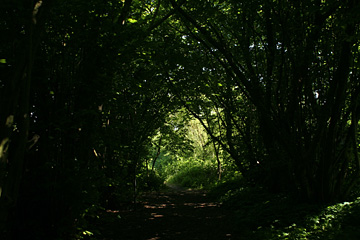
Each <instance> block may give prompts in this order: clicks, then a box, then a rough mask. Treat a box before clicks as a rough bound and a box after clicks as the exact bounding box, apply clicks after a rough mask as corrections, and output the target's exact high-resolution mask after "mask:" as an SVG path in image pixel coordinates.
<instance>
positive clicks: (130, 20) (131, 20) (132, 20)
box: [128, 18, 137, 23]
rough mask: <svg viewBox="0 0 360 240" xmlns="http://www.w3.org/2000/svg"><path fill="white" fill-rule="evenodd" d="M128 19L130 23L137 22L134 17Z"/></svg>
mask: <svg viewBox="0 0 360 240" xmlns="http://www.w3.org/2000/svg"><path fill="white" fill-rule="evenodd" d="M128 21H129V23H136V22H137V20H136V19H133V18H129V19H128Z"/></svg>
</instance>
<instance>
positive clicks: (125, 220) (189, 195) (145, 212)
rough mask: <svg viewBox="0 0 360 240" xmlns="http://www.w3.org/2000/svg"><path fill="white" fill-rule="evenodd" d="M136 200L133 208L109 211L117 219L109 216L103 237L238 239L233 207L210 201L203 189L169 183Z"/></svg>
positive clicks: (114, 239) (153, 239) (130, 239)
mask: <svg viewBox="0 0 360 240" xmlns="http://www.w3.org/2000/svg"><path fill="white" fill-rule="evenodd" d="M139 200H140V203H141V204H140V207H138V209H137V210H136V211H135V212H134V211H122V212H118V211H113V212H112V211H108V214H113V215H117V216H118V217H117V218H118V219H117V221H112V220H110V218H109V222H108V223H107V224H106V225H107V226H106V229H107V233H106V235H103V236H104V237H105V238H103V239H104V240H105V239H106V240H110V239H113V240H116V239H124V240H132V239H134V240H167V239H172V240H174V239H175V240H176V239H186V240H197V239H198V240H215V239H216V240H223V239H237V238H236V237H235V236H234V234H233V221H232V215H233V214H232V211H231V210H229V209H226V208H223V207H221V206H220V204H219V203H216V202H212V201H210V200H209V199H208V197H207V195H206V192H205V191H200V190H191V189H184V188H179V187H175V186H170V189H169V191H166V192H161V193H151V194H147V195H144V196H142V197H141V199H139ZM112 219H114V218H112ZM109 229H111V231H110V232H109Z"/></svg>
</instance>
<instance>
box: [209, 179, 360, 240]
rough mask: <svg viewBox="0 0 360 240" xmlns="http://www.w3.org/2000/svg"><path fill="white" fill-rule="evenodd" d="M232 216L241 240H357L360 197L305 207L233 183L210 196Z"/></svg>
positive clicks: (293, 201) (304, 204) (258, 189)
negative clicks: (228, 209) (233, 215)
mask: <svg viewBox="0 0 360 240" xmlns="http://www.w3.org/2000/svg"><path fill="white" fill-rule="evenodd" d="M209 194H210V196H213V197H217V199H218V200H219V201H221V202H222V203H223V205H224V206H225V207H227V208H231V209H233V210H234V212H235V215H236V217H235V219H236V229H238V231H239V235H240V236H241V239H284V240H285V239H296V240H297V239H301V240H302V239H304V240H305V239H334V240H336V239H350V240H351V239H360V197H359V198H355V199H354V200H353V201H349V202H341V203H336V204H332V205H316V204H306V203H301V202H298V201H296V199H293V198H292V197H290V196H287V195H284V194H271V193H269V192H267V191H266V190H265V189H262V188H260V187H249V186H247V185H246V184H245V183H244V182H243V181H242V179H240V178H239V179H233V180H231V181H228V182H224V183H222V184H219V185H218V186H216V187H214V188H213V189H212V190H211V192H210V193H209Z"/></svg>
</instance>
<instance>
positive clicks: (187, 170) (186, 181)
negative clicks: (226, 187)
mask: <svg viewBox="0 0 360 240" xmlns="http://www.w3.org/2000/svg"><path fill="white" fill-rule="evenodd" d="M216 181H217V170H216V167H214V166H211V165H210V164H206V163H202V162H196V161H193V162H190V161H187V162H182V163H181V164H179V165H178V166H177V171H175V173H174V174H173V175H170V177H168V179H167V182H168V183H171V184H175V185H179V186H182V187H188V188H201V189H204V188H205V189H207V188H209V187H210V186H211V185H213V184H214V182H216Z"/></svg>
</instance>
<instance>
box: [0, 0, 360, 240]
mask: <svg viewBox="0 0 360 240" xmlns="http://www.w3.org/2000/svg"><path fill="white" fill-rule="evenodd" d="M0 14H1V16H2V17H1V19H0V124H1V125H0V234H1V235H3V236H4V239H51V238H54V239H70V238H81V236H83V235H87V234H88V232H87V231H86V226H87V223H88V221H89V220H90V219H91V218H96V217H97V212H98V211H100V210H101V209H103V208H107V209H108V208H125V207H129V206H130V204H133V205H134V206H135V205H136V201H137V196H138V194H139V191H145V190H154V189H160V188H161V186H162V185H163V182H164V181H165V182H167V183H173V184H174V183H176V184H183V185H184V186H187V187H203V188H208V187H210V186H222V185H221V184H220V183H224V184H226V183H229V185H230V186H232V188H233V189H239V188H241V189H243V185H246V188H245V189H247V187H249V186H251V187H254V186H255V189H258V190H259V191H260V193H259V194H260V195H261V194H264V192H271V193H272V194H274V193H275V194H278V195H277V196H279V198H281V199H282V200H284V199H285V200H286V201H290V200H288V199H289V198H290V196H291V197H292V198H296V199H297V200H298V201H299V202H300V203H305V202H306V203H318V204H323V203H329V202H330V203H333V202H339V201H340V202H341V201H345V200H347V199H350V198H351V197H354V196H355V197H356V196H357V195H358V194H357V192H356V190H357V187H358V184H359V174H360V160H359V129H358V126H359V118H360V104H359V101H360V99H359V96H360V84H359V83H360V81H359V74H360V72H359V69H360V66H359V64H360V62H359V53H360V40H359V39H360V36H359V34H360V32H359V23H360V20H359V19H360V3H359V2H358V1H356V0H344V1H337V0H329V1H322V0H305V1H290V0H252V1H245V0H244V1H235V0H229V1H223V0H214V1H206V0H196V1H195V0H194V1H192V0H188V1H182V0H178V1H176V0H163V1H161V0H146V1H139V0H118V1H110V0H106V1H99V0H72V1H69V0H63V1H59V0H42V1H41V0H39V1H27V0H17V1H13V0H3V2H2V3H1V6H0ZM240 175H241V183H238V182H237V181H236V180H234V177H235V176H236V177H239V176H240ZM238 191H240V190H238ZM230 192H231V191H230ZM240 192H241V193H242V194H243V193H245V194H246V193H247V191H242V190H241V191H240ZM224 194H225V196H228V195H229V194H230V193H228V192H227V191H225V192H224ZM219 195H221V194H220V193H219ZM230 195H231V194H230ZM248 196H251V197H254V198H255V197H256V194H255V196H254V195H251V194H249V195H248ZM259 198H260V199H261V196H259ZM233 199H237V198H236V196H235V197H234V198H233ZM353 199H354V198H353ZM285 200H284V201H285ZM357 201H358V200H357ZM357 204H358V203H357V202H356V204H354V205H356V206H357ZM334 206H336V207H334V211H335V210H336V209H337V208H338V206H340V205H334ZM347 206H348V205H347V204H345V205H341V208H343V207H344V208H347ZM255 208H256V209H261V208H262V206H261V204H260V203H259V205H256V206H255ZM354 209H357V208H354ZM330 210H331V209H330ZM330 210H329V211H330ZM306 211H308V210H306ZM309 211H310V210H309ZM331 211H332V210H331ZM278 212H281V211H280V210H279V211H278ZM244 214H246V211H244ZM248 214H249V215H253V216H255V215H256V214H255V215H254V214H253V213H252V212H249V213H248ZM321 214H323V215H321ZM321 214H320V215H319V218H321V219H322V220H321V221H322V222H325V223H327V222H328V220H327V216H328V215H329V214H328V213H327V212H325V210H324V212H323V213H321ZM269 215H271V213H269V214H268V216H269ZM245 219H247V217H245ZM270 220H271V218H268V217H265V219H264V222H266V224H271V223H272V222H270V223H269V221H270ZM274 220H276V219H274ZM311 221H312V220H311V219H310V220H309V221H308V222H305V223H304V222H303V223H302V224H305V225H306V224H312V222H311ZM319 221H320V220H319ZM282 224H284V225H286V224H287V222H286V223H282ZM305 225H304V228H306V226H307V225H306V226H305ZM314 226H315V227H316V228H317V227H319V228H327V227H328V225H326V224H325V225H321V226H318V225H317V224H315V225H314ZM315 227H314V230H311V231H316V229H315ZM293 229H296V231H302V229H298V228H293V227H288V230H289V231H288V233H287V234H288V235H291V234H293V231H292V230H293ZM268 230H269V229H267V230H266V231H265V232H264V234H266V236H267V237H276V236H277V237H284V238H286V237H287V236H288V235H286V236H285V235H284V236H280V235H281V234H280V233H278V232H276V230H269V231H268ZM304 234H305V235H306V234H308V232H306V233H304ZM309 234H310V233H309ZM336 234H340V233H336ZM305 235H304V237H306V236H305ZM340 235H341V234H340ZM336 236H338V235H336Z"/></svg>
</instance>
